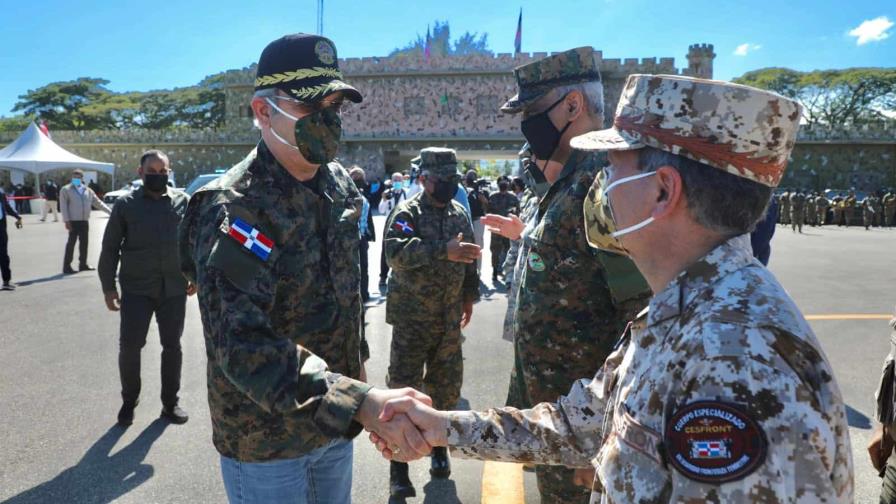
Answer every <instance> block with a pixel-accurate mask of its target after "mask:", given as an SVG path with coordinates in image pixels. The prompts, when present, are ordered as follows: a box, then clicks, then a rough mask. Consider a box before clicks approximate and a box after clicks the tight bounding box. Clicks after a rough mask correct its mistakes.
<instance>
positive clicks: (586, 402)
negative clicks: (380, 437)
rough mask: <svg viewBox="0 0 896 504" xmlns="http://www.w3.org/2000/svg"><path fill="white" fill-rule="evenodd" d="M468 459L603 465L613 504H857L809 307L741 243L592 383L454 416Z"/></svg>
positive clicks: (673, 292)
mask: <svg viewBox="0 0 896 504" xmlns="http://www.w3.org/2000/svg"><path fill="white" fill-rule="evenodd" d="M448 438H449V444H450V445H452V446H454V447H456V449H455V454H456V455H461V456H466V457H470V458H478V459H489V460H506V461H534V462H536V463H541V464H562V465H567V466H572V467H584V466H588V465H589V464H591V465H593V466H594V467H595V468H596V475H595V478H596V485H595V488H599V489H602V493H603V495H602V498H603V502H613V503H629V502H651V503H652V502H748V501H749V502H842V503H848V502H852V496H853V472H852V458H851V452H850V444H849V427H848V425H847V423H846V411H845V406H844V403H843V398H842V396H841V394H840V390H839V387H838V386H837V383H836V381H835V380H834V374H833V370H832V369H831V366H830V364H829V363H828V361H827V358H826V357H825V355H824V353H823V351H822V350H821V347H820V345H819V343H818V340H817V339H816V338H815V335H814V334H813V333H812V330H811V328H810V327H809V324H808V323H807V322H806V320H805V319H804V318H803V316H802V315H801V314H800V312H799V309H798V308H797V307H796V305H795V304H794V302H793V301H792V300H791V299H790V297H789V296H788V295H787V293H786V292H785V291H784V289H783V288H782V287H781V285H780V284H779V283H778V282H777V280H776V279H775V278H774V276H773V275H772V274H771V273H770V272H769V271H768V270H767V269H765V268H764V267H762V265H761V264H759V263H758V262H757V261H756V260H755V259H753V257H752V250H751V248H750V242H749V235H744V236H740V237H737V238H734V239H732V240H730V241H728V242H725V243H723V244H722V245H720V246H719V247H717V248H716V249H714V250H713V251H711V252H710V253H709V254H708V255H707V256H705V257H704V258H703V259H701V260H699V261H697V262H696V263H694V264H692V265H691V266H690V267H688V268H687V269H686V270H685V271H683V272H682V273H681V274H679V276H678V277H677V278H676V279H674V280H673V281H672V282H670V283H669V285H667V286H666V288H665V289H663V291H661V292H660V293H658V294H657V295H656V296H655V297H654V298H653V299H652V300H651V302H650V307H649V311H648V312H647V313H646V315H644V314H642V316H640V317H638V319H637V320H636V321H635V322H634V323H633V324H632V325H631V326H630V329H629V330H627V331H626V333H625V336H624V337H623V339H622V341H621V342H620V345H619V347H618V348H617V350H615V351H614V352H613V354H612V355H611V356H610V357H609V358H608V359H607V361H606V363H605V364H604V366H603V368H602V369H601V370H600V371H599V372H598V373H597V375H596V376H595V377H594V379H592V380H585V379H583V380H580V381H578V382H576V383H575V384H574V385H573V387H572V389H571V390H570V391H569V393H568V394H567V395H566V396H564V397H561V398H560V399H559V401H557V402H556V403H554V404H548V403H544V404H539V405H538V406H536V407H535V408H533V409H530V410H522V411H520V410H515V409H512V408H504V409H493V410H489V411H485V412H478V413H477V412H452V413H451V420H450V424H449V429H448Z"/></svg>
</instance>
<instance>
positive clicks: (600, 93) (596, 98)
mask: <svg viewBox="0 0 896 504" xmlns="http://www.w3.org/2000/svg"><path fill="white" fill-rule="evenodd" d="M573 91H578V92H580V93H582V96H583V97H585V103H586V104H587V105H588V112H589V113H590V114H591V115H592V116H594V117H599V118H603V117H604V85H603V83H602V82H601V81H588V82H579V83H576V84H569V85H567V86H560V87H556V88H554V96H556V97H557V98H559V97H561V96H566V95H568V94H569V93H571V92H573Z"/></svg>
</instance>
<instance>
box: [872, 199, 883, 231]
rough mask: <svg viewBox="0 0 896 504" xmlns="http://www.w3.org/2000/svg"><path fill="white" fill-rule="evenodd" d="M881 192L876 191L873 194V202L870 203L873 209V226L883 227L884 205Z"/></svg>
mask: <svg viewBox="0 0 896 504" xmlns="http://www.w3.org/2000/svg"><path fill="white" fill-rule="evenodd" d="M883 197H884V195H883V191H876V192H875V193H874V200H873V201H872V206H873V207H874V225H875V226H883V225H884V204H883Z"/></svg>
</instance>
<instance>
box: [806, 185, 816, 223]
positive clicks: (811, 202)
mask: <svg viewBox="0 0 896 504" xmlns="http://www.w3.org/2000/svg"><path fill="white" fill-rule="evenodd" d="M815 198H816V195H815V194H814V193H811V192H809V193H806V224H808V225H810V226H815V217H817V214H818V211H817V209H816V206H815Z"/></svg>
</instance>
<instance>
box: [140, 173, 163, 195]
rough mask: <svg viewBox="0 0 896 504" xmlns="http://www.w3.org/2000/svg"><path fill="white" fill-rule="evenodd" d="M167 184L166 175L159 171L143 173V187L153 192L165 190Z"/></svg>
mask: <svg viewBox="0 0 896 504" xmlns="http://www.w3.org/2000/svg"><path fill="white" fill-rule="evenodd" d="M167 185H168V175H162V174H159V173H145V174H144V175H143V187H145V188H146V190H148V191H152V192H154V193H160V192H165V186H167Z"/></svg>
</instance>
